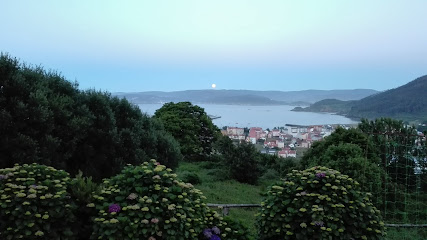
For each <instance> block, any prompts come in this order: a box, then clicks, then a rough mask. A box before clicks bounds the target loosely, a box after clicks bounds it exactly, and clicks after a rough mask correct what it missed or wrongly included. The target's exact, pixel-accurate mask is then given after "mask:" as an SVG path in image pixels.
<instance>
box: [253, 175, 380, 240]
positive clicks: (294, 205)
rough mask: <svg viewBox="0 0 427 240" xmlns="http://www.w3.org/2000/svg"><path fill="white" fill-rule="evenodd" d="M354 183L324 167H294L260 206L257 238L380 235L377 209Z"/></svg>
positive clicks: (369, 237)
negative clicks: (305, 168)
mask: <svg viewBox="0 0 427 240" xmlns="http://www.w3.org/2000/svg"><path fill="white" fill-rule="evenodd" d="M358 185H359V183H358V182H357V181H354V180H353V179H352V178H349V177H348V176H347V175H343V174H341V173H340V172H338V171H335V170H333V169H329V168H326V167H313V168H310V169H307V170H304V171H297V170H294V171H293V172H292V173H289V174H288V175H287V177H286V178H285V179H283V180H282V181H280V182H278V183H277V184H276V185H273V186H272V187H270V188H269V191H268V193H267V196H266V199H265V201H264V202H263V203H262V204H261V205H262V209H261V212H260V215H259V218H258V221H257V227H258V232H259V237H260V239H264V240H267V239H269V240H273V239H383V238H384V235H385V228H384V223H383V222H382V221H381V217H380V212H379V211H378V210H377V209H376V208H375V207H374V206H373V204H372V203H371V201H370V199H369V195H370V194H367V193H363V192H360V189H359V187H358Z"/></svg>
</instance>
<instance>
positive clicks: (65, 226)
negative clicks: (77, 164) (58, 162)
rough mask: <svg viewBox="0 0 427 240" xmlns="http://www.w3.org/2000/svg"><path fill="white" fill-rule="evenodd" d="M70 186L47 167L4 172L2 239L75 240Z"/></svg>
mask: <svg viewBox="0 0 427 240" xmlns="http://www.w3.org/2000/svg"><path fill="white" fill-rule="evenodd" d="M69 182H70V178H69V175H68V173H66V172H64V171H61V170H56V169H54V168H52V167H47V166H44V165H37V164H31V165H28V164H24V165H22V166H20V165H15V166H14V167H13V168H6V169H0V195H1V197H0V239H75V237H74V235H73V232H72V229H71V226H73V224H72V223H73V221H74V215H73V210H74V206H75V205H74V204H73V203H72V200H71V199H70V196H69V194H68V192H67V187H68V184H69Z"/></svg>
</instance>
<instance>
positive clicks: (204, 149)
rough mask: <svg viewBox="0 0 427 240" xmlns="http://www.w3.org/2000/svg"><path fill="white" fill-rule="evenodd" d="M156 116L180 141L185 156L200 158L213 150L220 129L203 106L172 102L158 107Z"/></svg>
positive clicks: (194, 158) (193, 158) (191, 158)
mask: <svg viewBox="0 0 427 240" xmlns="http://www.w3.org/2000/svg"><path fill="white" fill-rule="evenodd" d="M154 117H155V118H157V119H159V120H160V121H161V122H162V123H163V124H164V126H165V129H166V130H167V131H168V132H169V133H171V134H172V136H173V137H174V138H175V139H176V140H177V141H178V142H179V144H180V146H181V153H182V154H183V155H184V156H185V158H187V159H189V160H200V158H202V157H205V156H208V155H209V154H210V153H211V152H212V144H213V143H214V142H215V140H216V138H217V137H218V135H219V129H218V128H217V127H216V126H215V125H214V124H213V123H212V120H211V119H210V118H209V117H208V115H207V114H206V112H205V110H204V109H203V108H201V107H199V106H197V105H193V104H191V103H190V102H179V103H173V102H170V103H166V104H164V105H163V106H162V107H161V108H160V109H158V110H157V111H156V112H155V114H154Z"/></svg>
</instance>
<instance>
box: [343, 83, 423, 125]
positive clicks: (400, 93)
mask: <svg viewBox="0 0 427 240" xmlns="http://www.w3.org/2000/svg"><path fill="white" fill-rule="evenodd" d="M347 116H349V117H357V118H362V117H363V118H377V117H385V116H386V117H394V118H403V119H405V118H408V117H409V118H413V117H415V118H427V75H425V76H423V77H420V78H417V79H415V80H414V81H412V82H409V83H407V84H405V85H403V86H401V87H398V88H395V89H391V90H388V91H385V92H382V93H378V94H375V95H372V96H369V97H366V98H363V99H361V100H359V101H355V102H354V103H353V104H352V106H351V109H350V111H349V112H348V113H347Z"/></svg>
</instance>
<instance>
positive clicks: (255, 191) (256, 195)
mask: <svg viewBox="0 0 427 240" xmlns="http://www.w3.org/2000/svg"><path fill="white" fill-rule="evenodd" d="M208 164H211V165H208ZM184 172H195V173H197V174H198V175H199V177H200V180H201V183H200V184H196V185H195V187H196V188H197V189H200V190H201V191H202V192H203V195H204V196H205V197H206V198H207V199H206V203H222V204H225V203H229V204H239V203H253V204H259V203H261V201H262V195H261V193H263V192H265V191H266V188H267V184H268V183H261V184H259V185H256V186H254V185H249V184H243V183H239V182H237V181H234V180H223V181H219V180H217V179H218V178H221V176H220V175H225V174H226V173H224V172H223V170H221V169H220V168H218V167H217V166H215V165H212V163H206V162H200V163H187V162H183V163H180V165H179V167H178V168H177V169H176V173H177V174H178V177H179V176H180V174H181V173H184ZM257 211H258V209H256V208H255V209H230V212H229V216H230V217H231V218H232V219H234V220H238V221H240V222H241V223H242V224H243V225H244V226H245V227H247V228H248V229H249V231H250V234H251V236H252V237H253V239H255V234H256V229H255V227H254V226H255V214H256V213H257ZM218 212H220V213H221V211H218Z"/></svg>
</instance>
